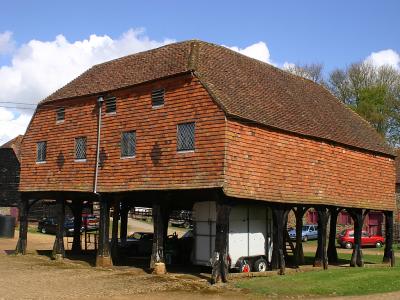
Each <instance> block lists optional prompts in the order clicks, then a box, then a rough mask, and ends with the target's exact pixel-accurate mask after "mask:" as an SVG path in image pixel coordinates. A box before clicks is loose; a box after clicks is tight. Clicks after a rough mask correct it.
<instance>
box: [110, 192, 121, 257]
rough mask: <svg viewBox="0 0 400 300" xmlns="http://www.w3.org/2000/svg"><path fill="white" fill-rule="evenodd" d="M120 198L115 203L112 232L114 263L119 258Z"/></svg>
mask: <svg viewBox="0 0 400 300" xmlns="http://www.w3.org/2000/svg"><path fill="white" fill-rule="evenodd" d="M119 206H120V200H117V199H115V200H114V203H113V222H112V232H111V256H112V259H113V263H116V261H117V259H118V222H119V211H120V209H119Z"/></svg>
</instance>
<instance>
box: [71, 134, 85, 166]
mask: <svg viewBox="0 0 400 300" xmlns="http://www.w3.org/2000/svg"><path fill="white" fill-rule="evenodd" d="M78 140H84V141H85V144H84V145H85V148H84V150H85V158H78V157H77V150H78V148H77V145H78V143H77V141H78ZM74 152H75V153H74V158H75V161H76V162H85V161H86V160H87V137H86V136H77V137H75V144H74Z"/></svg>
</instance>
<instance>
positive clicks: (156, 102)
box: [151, 89, 165, 107]
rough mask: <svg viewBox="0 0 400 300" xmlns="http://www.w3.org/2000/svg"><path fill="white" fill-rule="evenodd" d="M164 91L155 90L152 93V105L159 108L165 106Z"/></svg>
mask: <svg viewBox="0 0 400 300" xmlns="http://www.w3.org/2000/svg"><path fill="white" fill-rule="evenodd" d="M164 94H165V90H164V89H158V90H153V91H152V92H151V105H152V106H153V107H158V106H162V105H164Z"/></svg>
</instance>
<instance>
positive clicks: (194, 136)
mask: <svg viewBox="0 0 400 300" xmlns="http://www.w3.org/2000/svg"><path fill="white" fill-rule="evenodd" d="M191 124H193V148H191V149H181V148H180V147H179V146H180V143H179V141H180V126H184V125H191ZM176 151H177V152H178V153H191V152H195V151H196V122H194V121H193V122H185V123H179V124H177V125H176Z"/></svg>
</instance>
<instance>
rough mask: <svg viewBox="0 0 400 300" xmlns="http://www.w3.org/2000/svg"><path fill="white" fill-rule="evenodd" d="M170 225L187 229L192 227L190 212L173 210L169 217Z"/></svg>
mask: <svg viewBox="0 0 400 300" xmlns="http://www.w3.org/2000/svg"><path fill="white" fill-rule="evenodd" d="M169 223H170V224H171V225H172V226H177V227H183V228H186V229H189V228H191V227H193V221H192V212H191V211H189V210H180V211H174V212H173V213H172V214H171V216H170V219H169Z"/></svg>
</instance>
